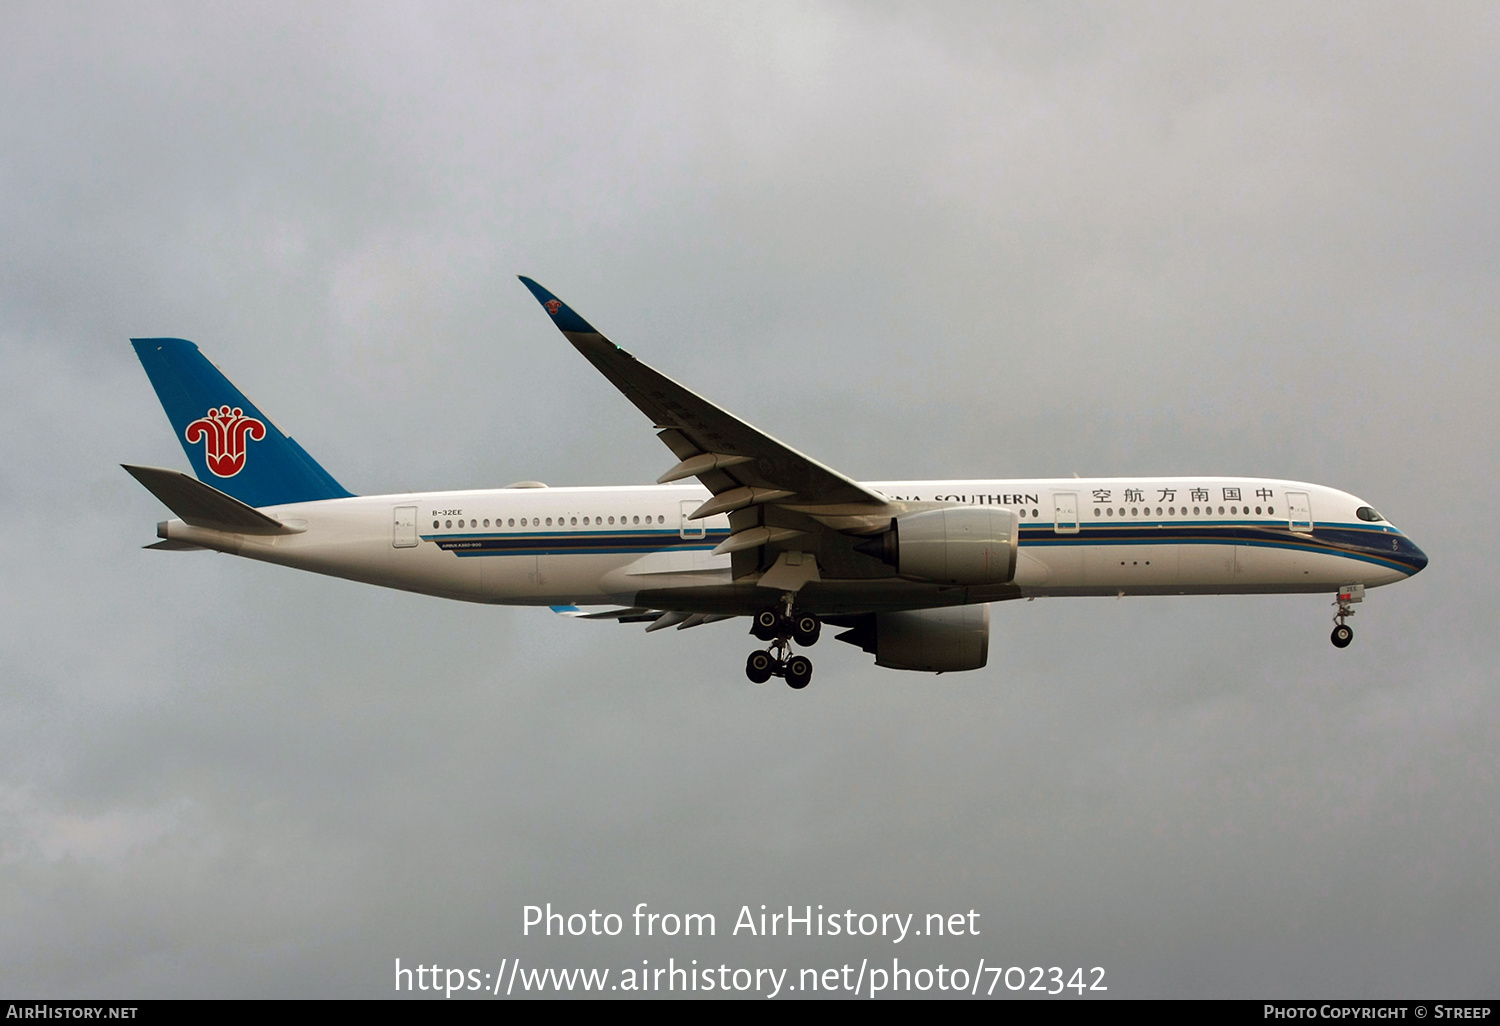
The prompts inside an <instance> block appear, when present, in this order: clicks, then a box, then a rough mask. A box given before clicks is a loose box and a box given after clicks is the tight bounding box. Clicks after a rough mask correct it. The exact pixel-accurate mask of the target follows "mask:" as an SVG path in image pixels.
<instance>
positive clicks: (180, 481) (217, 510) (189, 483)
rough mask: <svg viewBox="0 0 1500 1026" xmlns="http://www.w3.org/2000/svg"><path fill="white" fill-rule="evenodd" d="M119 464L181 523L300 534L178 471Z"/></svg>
mask: <svg viewBox="0 0 1500 1026" xmlns="http://www.w3.org/2000/svg"><path fill="white" fill-rule="evenodd" d="M120 465H121V466H122V467H124V468H125V470H126V472H127V473H129V474H130V476H131V477H133V478H135V479H136V480H137V481H139V482H140V483H141V484H143V485H145V486H146V489H147V490H148V491H150V493H151V494H152V495H154V496H156V497H157V498H158V499H160V500H161V501H162V503H163V505H165V506H166V507H167V508H168V509H170V510H171V511H172V512H173V513H176V514H177V515H178V516H179V517H181V518H182V520H183V522H185V523H188V524H191V525H193V526H194V527H203V528H207V529H209V530H212V531H230V532H233V533H234V534H297V533H300V530H301V529H299V528H295V527H289V526H287V525H286V524H283V523H282V522H281V521H279V520H276V519H273V518H272V517H268V516H266V515H265V514H264V513H262V512H261V511H260V510H258V509H256V508H255V507H253V506H247V505H245V504H244V503H243V502H241V501H240V500H239V499H236V498H234V497H233V496H232V495H225V494H224V493H223V492H221V491H219V490H218V489H217V488H214V487H213V486H212V485H206V484H204V483H203V482H202V481H199V480H198V479H197V478H194V477H190V476H188V475H187V474H184V473H182V472H181V471H180V470H168V469H166V468H165V467H133V466H130V465H129V464H127V463H122V464H120Z"/></svg>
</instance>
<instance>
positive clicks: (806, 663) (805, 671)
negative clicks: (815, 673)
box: [786, 655, 812, 691]
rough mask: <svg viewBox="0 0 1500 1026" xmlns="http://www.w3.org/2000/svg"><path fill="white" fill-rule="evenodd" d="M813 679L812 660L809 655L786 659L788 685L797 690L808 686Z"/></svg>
mask: <svg viewBox="0 0 1500 1026" xmlns="http://www.w3.org/2000/svg"><path fill="white" fill-rule="evenodd" d="M811 680H812V660H811V659H809V658H807V656H801V655H797V656H792V657H791V658H790V659H788V660H787V661H786V686H787V687H789V688H792V689H793V690H796V691H801V690H802V689H803V688H805V687H807V685H808V682H809V681H811Z"/></svg>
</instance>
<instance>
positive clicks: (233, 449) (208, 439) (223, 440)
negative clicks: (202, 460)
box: [183, 406, 266, 477]
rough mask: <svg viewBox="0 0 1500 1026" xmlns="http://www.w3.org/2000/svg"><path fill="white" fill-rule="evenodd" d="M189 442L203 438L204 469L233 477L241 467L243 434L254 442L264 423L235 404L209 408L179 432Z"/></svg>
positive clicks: (260, 437) (243, 462)
mask: <svg viewBox="0 0 1500 1026" xmlns="http://www.w3.org/2000/svg"><path fill="white" fill-rule="evenodd" d="M183 434H184V437H186V438H187V440H188V442H189V443H192V442H196V441H198V439H200V438H201V439H203V448H204V456H205V457H206V458H207V460H208V469H209V470H211V471H213V472H214V475H215V476H217V477H233V476H234V475H236V474H238V473H239V472H240V471H241V470H244V469H245V437H246V436H247V435H248V436H249V437H250V438H252V439H253V440H255V441H257V442H258V441H260V440H261V439H262V438H265V437H266V426H265V425H264V424H262V423H261V422H260V421H258V420H256V419H255V418H254V417H247V416H245V411H244V410H242V409H240V408H239V407H238V406H236V407H235V408H234V409H232V410H231V409H230V408H229V407H228V406H220V407H219V408H218V409H217V410H215V409H213V408H212V407H210V408H209V411H208V416H206V417H199V418H198V419H197V420H195V421H193V422H192V423H191V424H189V425H188V426H187V431H185V432H183Z"/></svg>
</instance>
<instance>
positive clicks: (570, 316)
mask: <svg viewBox="0 0 1500 1026" xmlns="http://www.w3.org/2000/svg"><path fill="white" fill-rule="evenodd" d="M516 277H518V278H520V279H521V284H522V285H525V286H526V287H527V288H528V289H530V290H531V294H532V295H533V296H535V297H536V301H537V302H538V303H541V304H542V309H543V310H546V311H547V313H548V314H549V315H551V317H552V323H553V324H555V325H557V328H558V330H559V331H565V332H575V331H576V332H583V333H587V334H590V335H597V334H599V332H598V331H596V330H595V329H594V327H593V325H591V324H589V322H588V321H586V320H584V319H583V318H582V317H579V316H578V314H576V313H574V312H573V308H572V307H570V306H568V304H566V303H564V302H563V301H562V300H561V299H558V298H557V297H556V296H554V295H553V294H552V293H550V292H548V291H547V290H546V289H544V288H542V287H541V286H540V285H538V284H537V283H536V282H534V281H532V280H531V279H530V278H528V277H526V276H525V275H524V274H520V275H517V276H516Z"/></svg>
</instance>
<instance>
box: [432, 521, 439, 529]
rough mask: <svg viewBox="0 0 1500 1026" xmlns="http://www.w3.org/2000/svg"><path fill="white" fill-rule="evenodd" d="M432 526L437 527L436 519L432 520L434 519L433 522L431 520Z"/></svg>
mask: <svg viewBox="0 0 1500 1026" xmlns="http://www.w3.org/2000/svg"><path fill="white" fill-rule="evenodd" d="M432 526H433V527H434V528H436V527H437V526H438V522H437V521H436V520H434V521H433V522H432Z"/></svg>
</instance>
